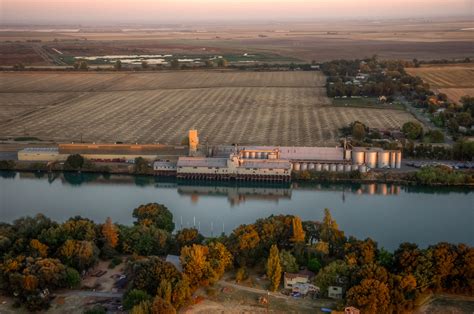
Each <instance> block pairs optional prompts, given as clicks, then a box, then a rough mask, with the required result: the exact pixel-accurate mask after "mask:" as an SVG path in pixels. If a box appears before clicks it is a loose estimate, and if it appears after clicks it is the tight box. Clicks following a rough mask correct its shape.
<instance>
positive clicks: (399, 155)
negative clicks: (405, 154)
mask: <svg viewBox="0 0 474 314" xmlns="http://www.w3.org/2000/svg"><path fill="white" fill-rule="evenodd" d="M395 167H396V168H397V169H400V168H401V167H402V152H400V151H398V152H397V158H396V165H395Z"/></svg>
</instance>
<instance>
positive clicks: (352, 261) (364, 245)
mask: <svg viewBox="0 0 474 314" xmlns="http://www.w3.org/2000/svg"><path fill="white" fill-rule="evenodd" d="M344 251H345V255H346V261H347V264H349V265H359V266H362V265H365V264H370V263H373V262H374V261H375V256H376V253H377V243H376V242H375V241H373V240H372V239H370V238H368V239H366V240H364V241H360V240H357V239H355V238H354V237H350V238H349V241H348V242H347V243H346V244H345V247H344Z"/></svg>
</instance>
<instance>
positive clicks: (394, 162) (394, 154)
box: [390, 152, 397, 169]
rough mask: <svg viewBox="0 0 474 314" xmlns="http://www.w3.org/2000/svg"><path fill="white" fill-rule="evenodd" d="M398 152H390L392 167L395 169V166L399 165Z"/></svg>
mask: <svg viewBox="0 0 474 314" xmlns="http://www.w3.org/2000/svg"><path fill="white" fill-rule="evenodd" d="M396 159H397V153H396V152H390V168H392V169H395V166H396V165H397V161H396Z"/></svg>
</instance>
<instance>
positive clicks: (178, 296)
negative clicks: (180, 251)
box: [171, 275, 193, 309]
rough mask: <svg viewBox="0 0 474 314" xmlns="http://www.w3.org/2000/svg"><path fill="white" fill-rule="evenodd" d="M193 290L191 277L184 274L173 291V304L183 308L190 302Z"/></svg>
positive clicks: (177, 307)
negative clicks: (190, 281) (190, 282)
mask: <svg viewBox="0 0 474 314" xmlns="http://www.w3.org/2000/svg"><path fill="white" fill-rule="evenodd" d="M192 294H193V290H192V289H191V286H190V284H189V279H188V278H187V276H186V275H183V276H182V278H181V279H180V280H179V281H178V282H177V283H176V285H175V287H174V289H173V293H172V295H171V301H172V304H173V306H174V307H175V308H176V309H179V308H181V307H182V306H185V305H186V304H188V303H189V300H190V299H191V296H192Z"/></svg>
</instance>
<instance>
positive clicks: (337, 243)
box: [319, 208, 345, 255]
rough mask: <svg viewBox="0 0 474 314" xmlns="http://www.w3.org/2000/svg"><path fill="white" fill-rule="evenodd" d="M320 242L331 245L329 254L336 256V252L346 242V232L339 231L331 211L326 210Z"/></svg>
mask: <svg viewBox="0 0 474 314" xmlns="http://www.w3.org/2000/svg"><path fill="white" fill-rule="evenodd" d="M319 235H320V240H321V241H323V242H327V243H328V245H329V253H330V254H331V255H334V254H335V253H336V250H337V249H338V248H339V247H341V248H342V245H343V243H344V242H345V237H344V232H342V231H340V230H339V226H338V225H337V223H336V221H335V220H334V219H332V216H331V213H330V212H329V209H327V208H325V209H324V218H323V221H322V223H321V229H320V233H319Z"/></svg>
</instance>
